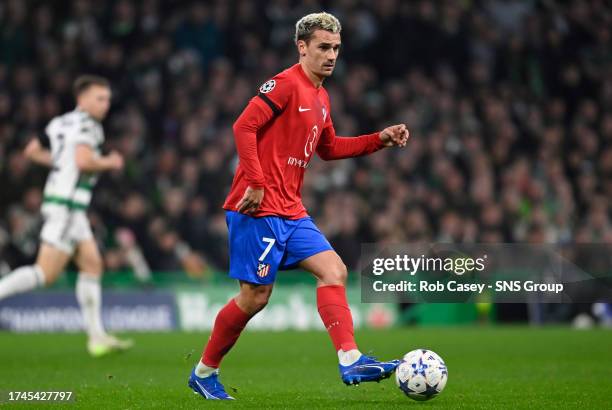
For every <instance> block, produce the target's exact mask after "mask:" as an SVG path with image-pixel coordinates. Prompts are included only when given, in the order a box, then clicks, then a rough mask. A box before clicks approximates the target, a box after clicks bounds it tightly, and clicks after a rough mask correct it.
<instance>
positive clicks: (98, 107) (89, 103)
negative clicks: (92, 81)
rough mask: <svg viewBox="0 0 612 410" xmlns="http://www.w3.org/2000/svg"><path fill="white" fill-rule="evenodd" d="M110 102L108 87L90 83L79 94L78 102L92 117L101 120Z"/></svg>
mask: <svg viewBox="0 0 612 410" xmlns="http://www.w3.org/2000/svg"><path fill="white" fill-rule="evenodd" d="M110 103H111V91H110V89H109V88H108V87H103V86H100V85H92V86H91V87H89V88H88V89H87V90H85V91H84V92H83V93H81V95H79V100H78V104H79V107H81V108H83V109H84V110H85V111H87V112H88V113H89V115H91V116H92V117H94V118H95V119H97V120H98V121H102V120H103V119H104V118H105V117H106V114H107V113H108V109H109V108H110Z"/></svg>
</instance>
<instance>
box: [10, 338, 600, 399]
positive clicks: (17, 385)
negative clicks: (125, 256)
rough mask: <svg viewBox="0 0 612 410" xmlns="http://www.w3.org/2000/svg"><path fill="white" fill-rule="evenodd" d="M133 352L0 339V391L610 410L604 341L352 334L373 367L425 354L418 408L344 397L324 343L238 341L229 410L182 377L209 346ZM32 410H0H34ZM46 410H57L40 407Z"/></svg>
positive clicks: (369, 388) (228, 382)
mask: <svg viewBox="0 0 612 410" xmlns="http://www.w3.org/2000/svg"><path fill="white" fill-rule="evenodd" d="M132 336H133V338H134V340H135V341H136V347H135V348H134V349H133V350H131V351H129V352H126V353H123V354H119V355H115V356H110V357H105V358H102V359H92V358H89V357H88V356H87V354H86V353H85V349H84V343H85V336H84V335H81V334H22V335H17V334H10V333H6V332H3V333H0V390H5V391H6V390H72V391H74V392H75V394H76V400H77V401H76V402H75V403H72V404H63V405H61V407H64V408H71V409H76V408H96V409H110V408H118V409H119V408H120V409H130V408H131V409H137V408H161V409H182V408H184V409H193V408H196V407H204V406H214V407H217V406H231V407H232V408H307V409H311V408H342V409H345V408H351V409H353V408H399V407H406V408H415V409H416V408H465V409H474V408H482V409H492V408H512V409H514V408H530V409H534V408H555V409H558V408H583V409H601V408H612V367H611V365H612V331H609V330H588V331H575V330H571V329H567V328H544V329H533V328H526V327H509V328H503V327H501V328H500V327H484V328H478V327H456V328H420V329H414V328H404V329H395V330H384V331H382V330H381V331H374V330H368V331H365V330H360V331H358V332H357V341H358V343H359V344H360V346H361V348H362V350H364V351H367V350H370V349H371V350H373V353H375V354H376V355H378V356H379V357H380V358H382V359H391V358H397V357H401V355H403V354H404V353H405V352H408V351H410V350H412V349H415V348H418V347H426V348H429V349H432V350H434V351H436V352H437V353H439V354H440V355H441V356H442V357H443V358H444V359H445V361H446V363H447V365H448V368H449V381H448V385H447V386H446V390H445V391H444V392H443V393H442V394H441V395H440V396H439V397H437V398H435V399H433V400H431V401H428V402H424V403H418V402H414V401H412V400H410V399H409V398H407V397H405V396H403V394H402V393H401V392H400V391H399V389H397V387H396V386H395V381H394V380H393V379H389V380H384V381H382V382H381V383H380V384H377V383H364V384H361V385H360V386H358V387H353V386H351V387H348V386H345V385H344V384H342V383H341V382H340V378H339V376H338V370H337V360H336V355H335V352H334V351H333V348H332V346H331V342H330V341H329V340H328V336H327V334H326V333H322V332H304V333H301V332H269V333H268V332H250V331H248V330H247V331H246V332H245V333H244V334H243V335H242V337H241V338H240V340H239V341H238V344H237V345H236V346H235V348H234V350H233V351H232V352H231V353H230V354H229V356H227V358H226V359H225V361H224V363H223V366H222V372H221V375H222V379H221V380H222V381H223V382H224V383H225V386H226V387H227V388H228V391H229V392H230V394H232V395H234V396H235V397H236V398H237V401H236V402H231V403H227V402H205V401H203V400H202V399H201V398H200V397H199V396H197V395H195V394H193V393H192V392H191V390H189V389H188V388H187V377H188V374H189V371H190V370H191V367H192V366H193V364H194V362H195V361H196V360H197V358H198V357H199V355H200V349H201V347H202V344H203V343H204V342H205V341H206V340H207V337H208V335H207V334H198V333H165V334H163V333H160V334H133V335H132ZM40 406H41V405H40V404H38V405H32V404H18V405H6V404H5V405H0V407H4V408H13V407H21V408H39V407H40ZM45 406H48V407H45V408H57V407H59V405H56V404H48V405H45Z"/></svg>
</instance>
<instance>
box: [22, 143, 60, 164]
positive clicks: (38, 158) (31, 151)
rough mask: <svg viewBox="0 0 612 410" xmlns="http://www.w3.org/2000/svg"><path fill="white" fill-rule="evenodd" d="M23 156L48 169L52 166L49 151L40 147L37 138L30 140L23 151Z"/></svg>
mask: <svg viewBox="0 0 612 410" xmlns="http://www.w3.org/2000/svg"><path fill="white" fill-rule="evenodd" d="M23 154H24V155H25V157H26V158H27V159H29V160H30V161H32V162H34V163H36V164H38V165H42V166H45V167H48V168H51V167H52V166H53V158H52V157H51V151H49V150H48V149H46V148H45V147H43V146H42V144H41V143H40V141H39V140H38V138H32V139H31V140H30V142H28V145H26V147H25V148H24V150H23Z"/></svg>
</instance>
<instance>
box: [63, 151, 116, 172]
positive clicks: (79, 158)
mask: <svg viewBox="0 0 612 410" xmlns="http://www.w3.org/2000/svg"><path fill="white" fill-rule="evenodd" d="M74 155H75V161H76V164H77V167H78V168H79V171H82V172H103V171H114V170H121V169H123V157H122V156H121V154H119V153H118V152H116V151H111V153H110V154H108V155H104V156H98V155H97V154H96V153H95V152H94V150H93V149H92V148H91V147H90V146H89V145H86V144H78V145H77V146H76V151H75V154H74Z"/></svg>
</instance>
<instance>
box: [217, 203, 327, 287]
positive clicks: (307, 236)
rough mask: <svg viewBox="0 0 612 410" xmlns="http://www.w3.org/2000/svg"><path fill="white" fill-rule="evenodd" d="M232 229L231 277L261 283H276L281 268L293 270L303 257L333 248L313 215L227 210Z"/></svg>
mask: <svg viewBox="0 0 612 410" xmlns="http://www.w3.org/2000/svg"><path fill="white" fill-rule="evenodd" d="M225 220H226V222H227V228H228V230H229V254H230V270H229V276H230V277H231V278H234V279H239V280H243V281H245V282H250V283H255V284H258V285H269V284H271V283H273V282H274V279H275V278H276V272H277V271H278V270H288V269H294V268H296V267H297V265H298V264H299V263H300V262H301V261H303V260H304V259H306V258H308V257H310V256H312V255H316V254H317V253H320V252H323V251H327V250H333V248H332V246H331V245H330V244H329V242H328V241H327V239H325V236H323V234H322V233H321V231H319V228H317V226H316V225H315V224H314V222H313V220H312V218H311V217H305V218H300V219H295V220H291V219H284V218H280V217H278V216H263V217H260V218H255V217H252V216H250V215H246V214H241V213H239V212H234V211H225Z"/></svg>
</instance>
